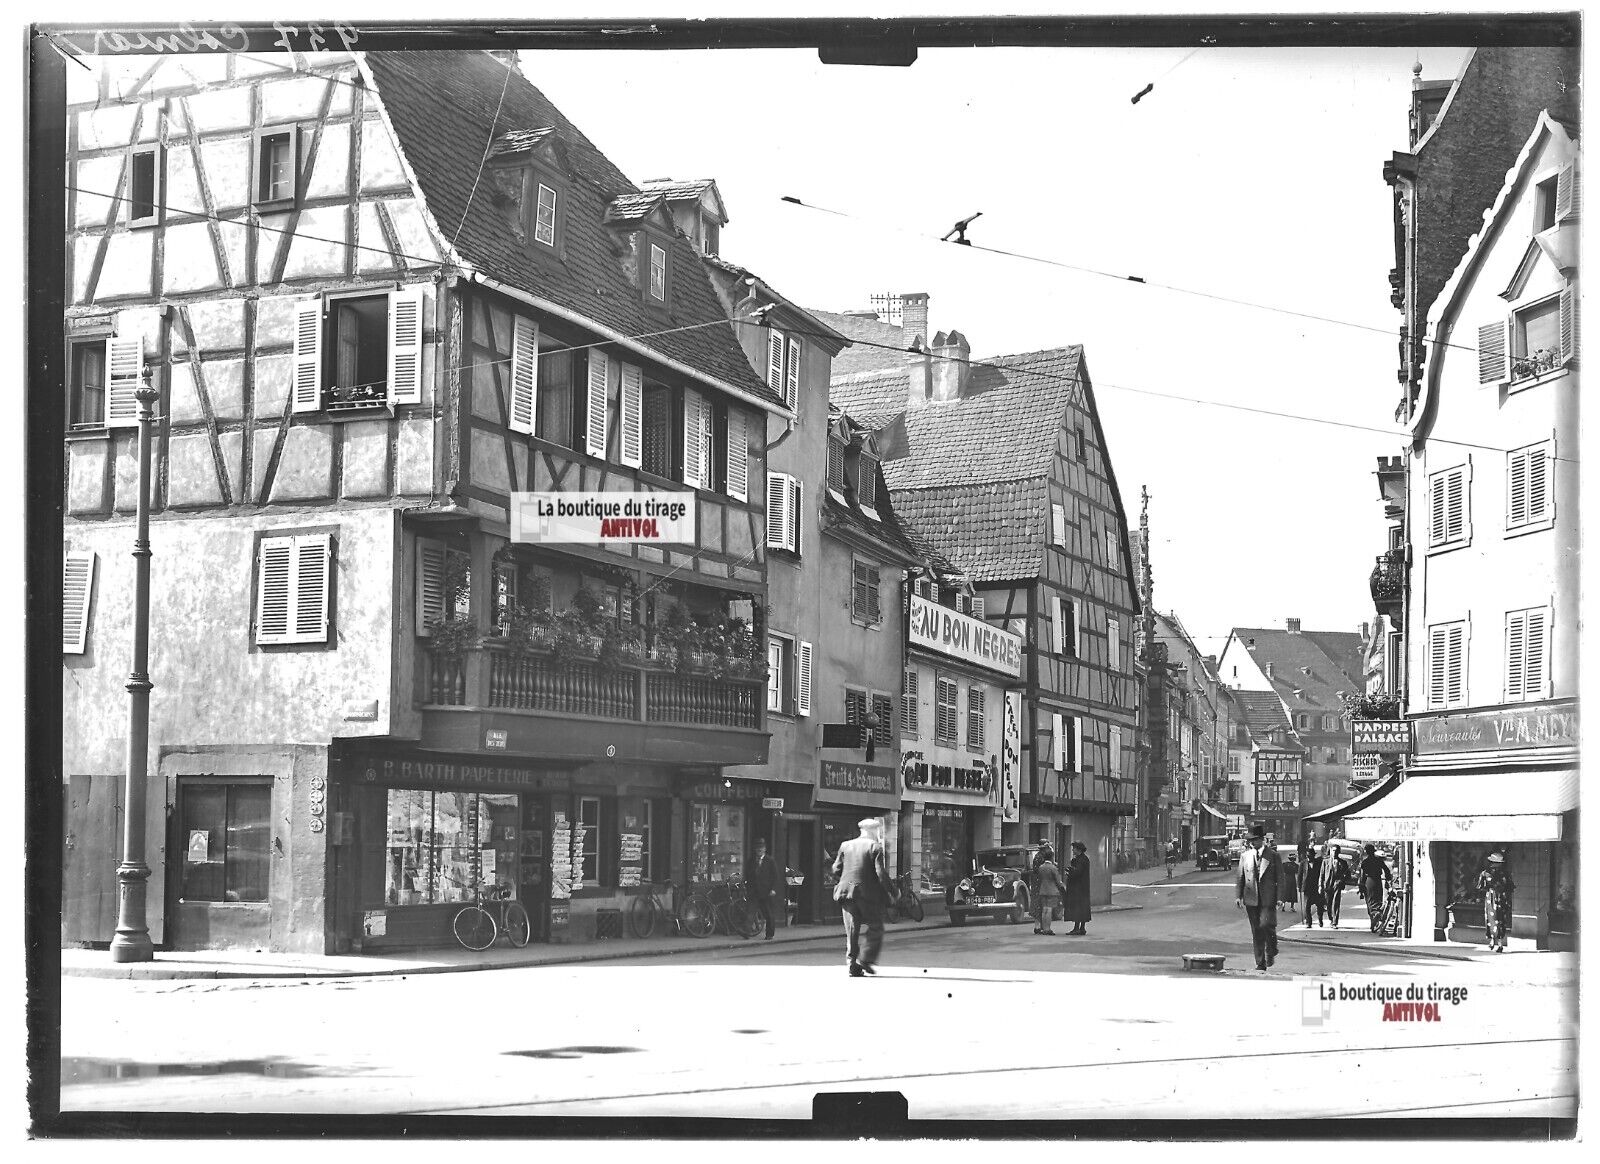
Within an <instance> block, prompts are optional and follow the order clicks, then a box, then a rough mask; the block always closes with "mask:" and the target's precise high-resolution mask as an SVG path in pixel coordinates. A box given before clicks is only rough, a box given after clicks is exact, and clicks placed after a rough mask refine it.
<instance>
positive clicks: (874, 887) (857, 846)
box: [833, 816, 895, 978]
mask: <svg viewBox="0 0 1600 1164" xmlns="http://www.w3.org/2000/svg"><path fill="white" fill-rule="evenodd" d="M857 826H858V827H859V828H860V829H861V835H860V836H857V837H855V838H853V839H851V840H848V841H846V842H845V843H844V844H842V845H840V846H839V855H838V856H837V857H835V858H834V859H833V876H834V880H835V882H836V884H835V885H834V888H833V899H834V900H835V901H837V902H838V903H839V907H840V912H841V913H842V914H843V915H844V953H845V962H846V964H847V965H848V966H849V968H850V977H852V978H860V977H861V976H862V975H863V974H876V973H877V971H876V970H874V969H873V965H874V964H875V963H876V962H877V961H878V952H879V951H880V950H881V949H882V948H883V913H884V907H885V906H886V905H887V904H888V903H889V900H890V898H892V897H893V896H894V892H895V889H894V882H893V881H892V880H890V878H889V862H888V859H887V858H886V857H885V856H884V853H883V842H882V841H881V840H880V839H879V838H878V820H877V818H876V817H870V816H869V817H864V818H862V819H861V820H860V821H858V822H857Z"/></svg>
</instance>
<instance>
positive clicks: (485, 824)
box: [368, 788, 521, 905]
mask: <svg viewBox="0 0 1600 1164" xmlns="http://www.w3.org/2000/svg"><path fill="white" fill-rule="evenodd" d="M386 808H387V821H388V833H387V839H386V848H385V860H384V864H385V872H384V897H383V900H384V902H385V903H386V904H388V905H434V904H440V903H448V902H457V901H470V900H472V897H473V895H474V892H475V890H476V889H477V888H478V887H479V886H485V885H500V886H505V887H515V886H517V885H518V884H520V883H521V878H520V876H519V861H520V859H521V858H520V856H519V850H518V830H519V828H520V824H519V816H518V800H517V797H516V796H515V795H514V794H512V793H478V792H434V791H430V790H427V789H416V788H391V789H388V791H387V805H386ZM368 904H375V903H368Z"/></svg>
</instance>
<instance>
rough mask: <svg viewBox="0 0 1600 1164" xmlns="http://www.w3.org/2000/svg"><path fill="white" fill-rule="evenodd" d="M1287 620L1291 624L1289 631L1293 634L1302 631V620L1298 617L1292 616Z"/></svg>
mask: <svg viewBox="0 0 1600 1164" xmlns="http://www.w3.org/2000/svg"><path fill="white" fill-rule="evenodd" d="M1287 621H1288V624H1289V633H1290V634H1292V635H1297V634H1299V633H1300V620H1299V619H1298V618H1291V619H1288V620H1287Z"/></svg>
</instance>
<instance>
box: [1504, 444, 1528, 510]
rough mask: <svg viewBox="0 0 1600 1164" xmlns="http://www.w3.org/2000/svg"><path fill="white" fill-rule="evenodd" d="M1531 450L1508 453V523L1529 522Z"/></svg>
mask: <svg viewBox="0 0 1600 1164" xmlns="http://www.w3.org/2000/svg"><path fill="white" fill-rule="evenodd" d="M1530 451H1531V450H1529V449H1520V450H1518V451H1517V452H1514V453H1508V454H1506V493H1507V498H1506V525H1507V526H1519V525H1526V524H1527V523H1528V455H1529V453H1530Z"/></svg>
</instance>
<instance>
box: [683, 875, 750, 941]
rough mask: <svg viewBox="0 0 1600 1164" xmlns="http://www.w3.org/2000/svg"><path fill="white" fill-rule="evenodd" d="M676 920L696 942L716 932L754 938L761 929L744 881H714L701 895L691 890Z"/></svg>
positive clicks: (700, 892) (699, 891) (699, 892)
mask: <svg viewBox="0 0 1600 1164" xmlns="http://www.w3.org/2000/svg"><path fill="white" fill-rule="evenodd" d="M678 916H679V918H681V919H682V921H683V928H684V930H685V931H686V932H688V933H689V934H690V935H691V936H693V937H696V938H704V937H709V936H710V935H711V934H712V933H713V932H715V931H716V930H718V929H720V930H721V931H722V932H723V933H725V934H738V935H739V936H740V937H741V938H753V937H755V936H756V933H757V932H758V931H759V930H760V929H761V918H760V913H759V911H758V910H757V909H756V907H755V903H754V902H752V901H751V900H750V891H749V888H748V887H747V886H746V885H745V883H744V882H743V881H714V882H712V883H711V885H710V886H708V887H707V888H706V889H705V890H704V891H701V890H690V891H689V892H688V894H687V896H686V897H685V899H684V902H683V908H682V909H681V910H680V911H679V913H678Z"/></svg>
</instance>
